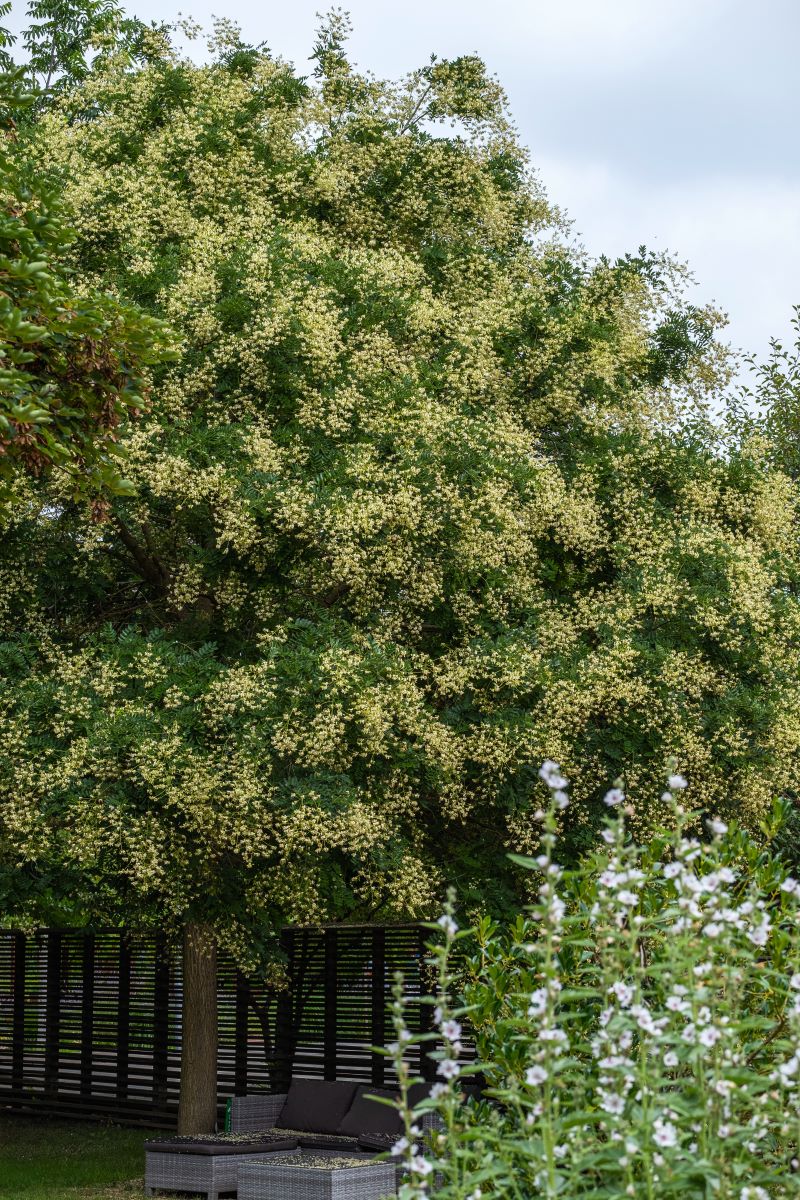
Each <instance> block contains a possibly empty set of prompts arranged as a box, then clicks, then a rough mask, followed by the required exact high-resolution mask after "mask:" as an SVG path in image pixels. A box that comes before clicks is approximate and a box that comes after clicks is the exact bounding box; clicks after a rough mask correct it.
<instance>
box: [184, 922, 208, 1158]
mask: <svg viewBox="0 0 800 1200" xmlns="http://www.w3.org/2000/svg"><path fill="white" fill-rule="evenodd" d="M216 1121H217V947H216V942H215V941H214V933H213V930H212V929H211V927H210V926H208V925H202V924H199V923H197V922H190V923H189V924H187V925H186V927H185V929H184V931H183V1042H182V1049H181V1092H180V1100H179V1103H178V1133H181V1134H184V1133H213V1132H214V1127H215V1125H216Z"/></svg>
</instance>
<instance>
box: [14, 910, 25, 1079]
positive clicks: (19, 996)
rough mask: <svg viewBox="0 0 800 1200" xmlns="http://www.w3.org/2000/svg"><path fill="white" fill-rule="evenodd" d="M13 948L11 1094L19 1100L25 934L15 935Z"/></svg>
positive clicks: (22, 1062)
mask: <svg viewBox="0 0 800 1200" xmlns="http://www.w3.org/2000/svg"><path fill="white" fill-rule="evenodd" d="M12 948H13V955H14V958H13V970H14V983H13V1005H14V1008H13V1015H12V1017H11V1092H12V1094H13V1096H14V1098H15V1099H17V1098H21V1097H22V1093H23V1091H24V1089H25V934H24V933H15V934H13V937H12Z"/></svg>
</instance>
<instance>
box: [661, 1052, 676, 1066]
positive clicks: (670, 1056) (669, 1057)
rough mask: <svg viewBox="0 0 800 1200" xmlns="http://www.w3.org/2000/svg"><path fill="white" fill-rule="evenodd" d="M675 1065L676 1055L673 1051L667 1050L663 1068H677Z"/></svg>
mask: <svg viewBox="0 0 800 1200" xmlns="http://www.w3.org/2000/svg"><path fill="white" fill-rule="evenodd" d="M677 1065H678V1056H677V1054H676V1053H675V1051H674V1050H668V1051H667V1053H666V1054H665V1055H664V1066H665V1067H677Z"/></svg>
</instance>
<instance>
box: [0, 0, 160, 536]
mask: <svg viewBox="0 0 800 1200" xmlns="http://www.w3.org/2000/svg"><path fill="white" fill-rule="evenodd" d="M0 15H2V9H0ZM3 44H4V42H3V31H2V30H0V196H1V197H2V200H1V201H0V518H2V516H3V514H4V513H6V512H7V511H8V510H9V509H10V507H11V506H12V504H14V503H15V502H19V503H24V499H23V497H24V493H25V482H26V479H29V478H30V477H31V476H33V477H36V476H39V475H42V474H45V473H48V472H50V471H52V470H53V469H56V470H57V471H58V472H59V473H60V476H61V480H62V485H63V487H64V488H65V490H66V492H67V494H69V495H70V496H72V497H73V498H83V499H84V500H89V501H91V503H92V506H93V511H94V513H95V515H96V514H97V512H98V509H99V508H102V507H104V506H105V504H106V503H107V500H106V497H107V495H108V493H109V492H112V493H117V494H121V493H123V492H124V491H126V490H130V485H129V484H128V485H126V481H125V480H124V478H123V470H122V468H121V463H120V461H119V446H118V442H119V437H120V425H121V424H122V423H123V422H125V421H126V420H127V419H128V418H130V416H131V415H132V414H134V415H135V414H136V413H137V411H138V410H139V409H141V408H143V407H145V406H146V404H147V395H146V393H147V379H148V368H149V366H150V365H151V364H152V363H154V362H155V361H157V360H158V358H159V356H160V355H162V354H163V353H164V351H165V338H164V333H163V330H162V328H161V324H160V322H158V321H156V320H155V319H154V318H153V317H152V316H151V315H149V314H147V313H144V312H142V311H141V310H139V309H137V308H136V307H135V306H133V305H131V304H129V303H128V304H126V303H123V302H121V301H120V299H119V297H116V296H113V295H109V294H106V293H105V292H103V291H101V290H99V289H97V288H88V289H87V288H86V287H85V286H84V287H82V288H79V287H76V284H75V281H74V279H73V278H71V277H70V275H69V274H68V273H66V272H65V270H64V263H63V257H64V253H65V249H66V246H67V245H68V244H69V241H70V238H71V233H70V230H69V228H68V225H67V224H66V222H65V220H64V215H63V212H62V206H61V204H60V202H59V198H58V196H57V195H56V194H54V192H53V190H52V187H50V186H48V185H47V184H46V183H44V182H43V180H42V178H41V174H40V173H38V172H36V171H35V170H33V171H32V170H31V168H30V163H29V162H27V161H26V156H25V154H24V153H23V151H22V149H21V147H20V145H19V139H18V134H17V123H18V121H19V120H20V119H22V120H23V121H24V120H25V119H26V118H27V117H29V115H30V110H31V108H32V106H33V105H34V104H35V103H36V99H37V94H36V93H35V92H33V91H32V90H31V89H30V86H29V84H28V81H27V78H26V76H25V74H24V73H23V72H22V71H21V70H20V69H15V68H14V67H13V64H12V63H11V62H10V61H9V59H8V52H7V51H5V50H2V46H3Z"/></svg>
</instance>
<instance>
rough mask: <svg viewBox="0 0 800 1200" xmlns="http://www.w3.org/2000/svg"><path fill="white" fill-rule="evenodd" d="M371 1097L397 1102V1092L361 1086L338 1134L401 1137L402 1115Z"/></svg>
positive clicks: (365, 1085) (367, 1085)
mask: <svg viewBox="0 0 800 1200" xmlns="http://www.w3.org/2000/svg"><path fill="white" fill-rule="evenodd" d="M371 1096H384V1097H385V1098H386V1099H387V1100H396V1099H397V1092H391V1091H388V1090H387V1089H386V1088H376V1087H370V1086H369V1084H363V1083H362V1084H359V1086H358V1087H357V1088H356V1094H355V1096H354V1097H353V1103H352V1104H351V1105H350V1108H349V1109H348V1110H347V1112H346V1113H345V1115H344V1117H343V1118H342V1121H341V1124H340V1125H339V1129H338V1132H339V1133H343V1134H346V1135H347V1136H348V1137H359V1136H360V1135H361V1134H362V1133H394V1134H397V1136H398V1137H399V1136H400V1134H401V1133H402V1130H403V1126H402V1122H401V1120H400V1113H399V1112H398V1111H397V1109H396V1108H390V1107H389V1105H388V1104H379V1103H378V1101H377V1100H372V1099H370V1097H371Z"/></svg>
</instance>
